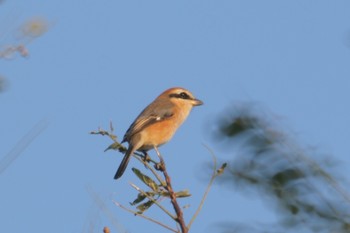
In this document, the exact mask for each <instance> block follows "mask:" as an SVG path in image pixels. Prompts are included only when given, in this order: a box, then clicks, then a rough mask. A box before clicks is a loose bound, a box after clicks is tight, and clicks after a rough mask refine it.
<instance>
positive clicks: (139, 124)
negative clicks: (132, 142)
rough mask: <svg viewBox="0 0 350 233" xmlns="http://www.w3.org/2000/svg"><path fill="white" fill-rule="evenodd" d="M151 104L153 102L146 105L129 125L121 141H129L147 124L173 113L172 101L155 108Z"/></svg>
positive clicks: (163, 118)
mask: <svg viewBox="0 0 350 233" xmlns="http://www.w3.org/2000/svg"><path fill="white" fill-rule="evenodd" d="M152 105H153V103H152V104H150V105H148V106H147V107H146V108H145V109H144V110H143V111H142V112H141V113H140V115H139V116H138V117H137V118H136V120H135V121H134V122H133V123H132V124H131V125H130V127H129V129H128V130H127V131H126V133H125V135H124V139H123V142H125V141H129V139H130V138H131V137H132V136H133V135H134V134H136V133H138V132H140V131H141V130H143V129H144V128H146V127H147V126H149V125H151V124H154V123H155V122H160V121H163V120H165V119H168V118H170V117H172V116H173V115H174V112H173V109H174V108H173V104H172V103H167V104H163V105H160V106H159V105H158V106H157V108H155V107H154V106H152Z"/></svg>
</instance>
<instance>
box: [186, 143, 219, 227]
mask: <svg viewBox="0 0 350 233" xmlns="http://www.w3.org/2000/svg"><path fill="white" fill-rule="evenodd" d="M204 146H205V147H206V148H207V150H208V151H209V152H210V154H211V156H212V157H213V162H214V168H213V175H212V176H211V178H210V181H209V184H208V186H207V188H206V190H205V192H204V194H203V197H202V200H201V202H200V204H199V206H198V208H197V210H196V212H195V213H194V214H193V216H192V218H191V220H190V222H189V224H188V225H187V228H188V229H190V228H191V226H192V223H193V222H194V220H195V219H196V217H197V216H198V214H199V212H200V211H201V209H202V207H203V204H204V201H205V200H206V199H207V196H208V193H209V191H210V188H211V186H212V184H213V182H214V180H215V178H216V176H217V162H216V157H215V155H214V152H213V151H212V150H211V149H210V148H209V147H207V146H206V145H204Z"/></svg>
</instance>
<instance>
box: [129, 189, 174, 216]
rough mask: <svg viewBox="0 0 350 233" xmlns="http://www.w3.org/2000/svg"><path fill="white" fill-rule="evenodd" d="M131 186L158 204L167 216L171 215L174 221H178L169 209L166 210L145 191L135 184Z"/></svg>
mask: <svg viewBox="0 0 350 233" xmlns="http://www.w3.org/2000/svg"><path fill="white" fill-rule="evenodd" d="M129 184H130V185H131V186H132V187H133V188H134V189H136V190H137V191H138V192H140V193H142V194H143V195H145V196H146V197H147V198H148V199H149V200H150V201H152V202H153V203H154V204H156V205H157V206H158V207H159V208H160V209H161V210H163V211H164V212H165V213H166V214H167V215H169V216H170V217H171V218H172V219H174V220H176V217H175V216H174V215H172V214H171V213H170V212H169V211H168V210H167V209H165V208H164V207H163V206H162V205H161V204H159V203H158V201H157V200H155V199H154V198H153V197H151V196H150V195H148V194H147V193H146V192H145V191H143V190H142V189H140V188H139V187H137V186H136V185H135V184H133V183H130V182H129Z"/></svg>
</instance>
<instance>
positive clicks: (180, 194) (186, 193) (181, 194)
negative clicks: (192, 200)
mask: <svg viewBox="0 0 350 233" xmlns="http://www.w3.org/2000/svg"><path fill="white" fill-rule="evenodd" d="M160 195H161V196H163V197H169V196H170V195H169V192H168V191H162V192H161V193H160ZM175 195H176V197H179V198H182V197H190V196H191V193H190V192H189V191H188V190H187V189H185V190H182V191H179V192H176V193H175Z"/></svg>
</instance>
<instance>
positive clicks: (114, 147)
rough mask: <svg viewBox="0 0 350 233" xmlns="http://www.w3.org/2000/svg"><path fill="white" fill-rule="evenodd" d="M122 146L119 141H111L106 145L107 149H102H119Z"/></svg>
mask: <svg viewBox="0 0 350 233" xmlns="http://www.w3.org/2000/svg"><path fill="white" fill-rule="evenodd" d="M122 147H123V146H122V145H121V144H120V143H119V142H113V143H112V144H111V145H109V147H107V149H105V150H104V151H105V152H106V151H107V150H119V149H120V148H122Z"/></svg>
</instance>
